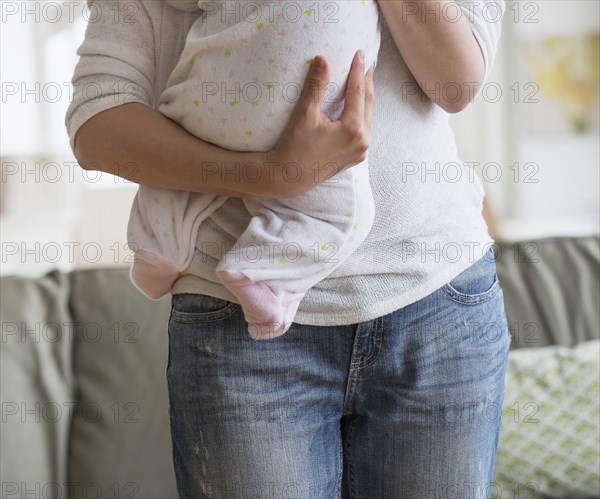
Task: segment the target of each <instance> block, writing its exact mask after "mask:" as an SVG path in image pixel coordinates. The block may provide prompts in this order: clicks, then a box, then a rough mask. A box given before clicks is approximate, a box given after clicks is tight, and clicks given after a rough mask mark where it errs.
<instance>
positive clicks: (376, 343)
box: [358, 317, 383, 370]
mask: <svg viewBox="0 0 600 499" xmlns="http://www.w3.org/2000/svg"><path fill="white" fill-rule="evenodd" d="M382 323H383V318H382V317H378V318H377V319H375V335H374V336H373V349H372V350H371V352H370V353H369V356H368V357H367V358H366V359H362V360H361V361H360V363H359V365H358V370H360V369H365V368H367V367H369V366H370V365H372V364H373V363H374V362H375V361H376V360H377V357H379V352H380V351H381V343H382V342H383V324H382Z"/></svg>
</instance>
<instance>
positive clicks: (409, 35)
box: [377, 0, 485, 113]
mask: <svg viewBox="0 0 600 499" xmlns="http://www.w3.org/2000/svg"><path fill="white" fill-rule="evenodd" d="M377 1H378V4H379V6H380V8H381V12H382V14H383V16H384V18H385V21H386V24H387V26H388V28H389V30H390V33H391V35H392V37H393V39H394V42H395V43H396V45H397V47H398V50H399V51H400V53H401V54H402V57H403V58H404V61H405V62H406V65H407V66H408V68H409V69H410V71H411V73H412V74H413V76H414V78H415V80H416V81H417V83H418V84H419V85H420V86H421V88H422V89H423V91H424V92H425V93H426V94H427V95H428V96H429V97H430V99H431V100H432V101H434V102H436V103H437V104H438V105H439V106H440V107H442V108H443V109H444V110H446V111H447V112H450V113H456V112H459V111H461V110H462V109H464V108H465V107H466V106H467V104H468V103H469V102H470V101H471V99H472V98H473V97H474V95H475V93H476V91H477V89H478V88H479V86H480V84H481V83H482V81H483V78H484V69H485V67H484V59H483V53H482V52H481V48H480V47H479V44H478V43H477V40H476V39H475V36H474V35H473V32H472V30H471V27H470V24H469V20H468V18H467V16H465V15H460V12H461V11H460V6H459V5H458V4H457V3H456V2H455V1H454V0H377ZM448 4H454V5H453V6H452V5H448ZM456 13H458V14H459V16H458V20H457V16H455V14H456Z"/></svg>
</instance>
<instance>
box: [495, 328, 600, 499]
mask: <svg viewBox="0 0 600 499" xmlns="http://www.w3.org/2000/svg"><path fill="white" fill-rule="evenodd" d="M599 404H600V340H592V341H586V342H583V343H579V344H578V345H576V346H575V347H572V348H568V347H564V346H557V345H554V346H546V347H542V348H522V349H518V350H512V351H511V352H510V353H509V358H508V365H507V371H506V388H505V392H504V402H503V405H502V428H501V432H500V440H499V444H498V453H497V458H496V469H495V476H494V484H495V488H494V489H492V496H493V495H494V492H496V493H500V492H501V493H502V497H527V498H529V499H533V498H544V497H552V498H563V497H564V498H569V499H574V498H597V497H599V496H600V409H599Z"/></svg>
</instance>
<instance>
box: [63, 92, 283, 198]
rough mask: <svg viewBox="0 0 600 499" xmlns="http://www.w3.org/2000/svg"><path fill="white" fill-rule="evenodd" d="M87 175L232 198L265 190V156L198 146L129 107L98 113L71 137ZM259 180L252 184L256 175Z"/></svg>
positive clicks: (158, 117)
mask: <svg viewBox="0 0 600 499" xmlns="http://www.w3.org/2000/svg"><path fill="white" fill-rule="evenodd" d="M74 152H75V156H76V158H77V160H78V161H79V164H80V165H81V166H82V167H83V168H84V169H86V170H99V171H103V172H107V173H111V174H113V175H117V176H119V177H122V178H125V179H127V180H130V181H132V182H135V183H138V184H144V185H148V186H150V187H160V188H165V189H174V190H182V191H189V192H204V193H209V194H219V195H226V196H234V197H253V196H256V195H263V194H265V193H266V191H267V190H268V185H267V183H268V181H269V179H268V177H267V176H266V175H267V173H270V174H271V175H272V174H273V173H274V172H275V171H276V170H275V169H274V168H272V167H271V168H270V169H269V171H268V172H267V171H266V162H265V158H266V153H260V152H258V153H256V152H233V151H228V150H225V149H222V148H220V147H217V146H215V145H212V144H209V143H207V142H203V141H201V140H199V139H197V138H196V137H194V136H193V135H191V134H189V133H188V132H187V131H186V130H185V129H183V128H182V127H180V126H179V125H177V124H176V123H174V122H173V121H171V120H169V119H168V118H167V117H165V116H164V115H162V114H161V113H159V112H158V111H155V110H154V109H151V108H150V107H148V106H146V105H143V104H138V103H131V104H125V105H123V106H118V107H114V108H111V109H108V110H106V111H103V112H101V113H98V114H97V115H95V116H93V117H92V118H90V119H89V120H88V121H86V122H85V123H84V124H83V125H82V126H81V128H80V129H79V130H78V132H77V135H76V137H75V146H74ZM258 170H260V171H261V177H260V178H258V179H257V177H258V175H257V171H258Z"/></svg>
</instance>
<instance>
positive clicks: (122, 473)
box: [0, 237, 600, 499]
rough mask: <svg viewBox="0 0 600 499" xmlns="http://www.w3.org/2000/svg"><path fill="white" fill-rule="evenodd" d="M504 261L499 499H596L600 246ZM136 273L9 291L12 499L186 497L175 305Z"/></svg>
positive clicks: (525, 245)
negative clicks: (171, 352) (173, 401)
mask: <svg viewBox="0 0 600 499" xmlns="http://www.w3.org/2000/svg"><path fill="white" fill-rule="evenodd" d="M495 249H496V255H497V258H496V261H497V273H498V278H499V280H500V283H501V285H502V289H503V291H504V298H505V306H506V313H507V317H508V320H509V324H510V329H511V334H512V340H511V350H510V352H509V364H508V367H507V376H506V390H505V397H504V403H503V406H502V411H501V417H502V428H501V434H500V441H499V446H498V453H497V460H496V471H495V477H494V482H493V484H491V489H490V491H489V492H490V495H491V496H492V497H511V498H517V497H519V498H525V497H527V498H550V497H553V498H559V497H560V498H574V497H582V498H592V497H598V496H600V490H599V488H600V478H599V474H600V472H599V469H600V462H599V457H598V456H599V452H600V449H599V447H600V432H599V419H600V417H599V412H598V407H599V401H598V397H599V394H598V392H599V386H598V381H599V376H600V374H599V368H598V357H599V355H598V353H599V351H598V344H599V338H600V330H599V324H600V317H599V313H600V312H599V297H600V293H599V282H600V280H599V273H598V272H599V265H600V247H599V240H598V237H579V238H548V239H539V240H532V241H520V242H510V241H499V242H497V243H496V245H495ZM128 272H129V270H128V268H123V267H110V268H94V269H81V270H73V271H71V272H61V271H59V270H56V271H52V272H50V273H48V274H46V275H44V276H40V277H35V278H32V277H20V276H5V277H3V278H2V279H1V287H0V293H1V294H0V298H1V300H0V318H1V322H2V343H1V347H2V350H1V359H0V360H1V372H0V374H1V379H0V385H1V386H0V387H1V399H2V426H1V433H0V438H1V446H0V447H1V456H0V457H1V459H0V481H1V491H0V497H2V498H3V499H4V498H6V499H9V498H25V497H27V498H38V497H39V498H92V497H93V498H99V497H102V498H143V499H150V498H156V499H167V498H176V497H177V493H176V486H175V480H174V473H173V467H172V463H171V442H170V434H169V424H168V396H167V388H166V379H165V369H166V364H167V340H168V338H167V334H166V331H167V323H168V318H169V309H170V299H169V297H165V298H164V299H163V300H161V301H150V300H148V299H146V298H145V297H144V296H143V295H141V294H140V293H139V291H137V290H136V289H135V288H134V287H133V286H132V284H131V283H130V281H129V274H128ZM499 417H500V416H499ZM324 499H327V498H324Z"/></svg>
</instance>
